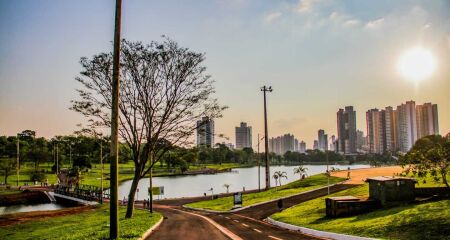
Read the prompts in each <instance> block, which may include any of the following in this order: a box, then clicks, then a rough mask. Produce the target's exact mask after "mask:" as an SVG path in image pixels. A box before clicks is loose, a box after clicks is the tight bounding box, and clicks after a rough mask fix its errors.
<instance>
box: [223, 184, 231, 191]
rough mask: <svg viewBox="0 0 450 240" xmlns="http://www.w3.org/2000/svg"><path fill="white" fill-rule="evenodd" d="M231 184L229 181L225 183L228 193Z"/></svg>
mask: <svg viewBox="0 0 450 240" xmlns="http://www.w3.org/2000/svg"><path fill="white" fill-rule="evenodd" d="M230 186H231V185H230V184H228V183H225V184H224V185H223V187H224V188H226V189H227V193H228V189H229V188H230Z"/></svg>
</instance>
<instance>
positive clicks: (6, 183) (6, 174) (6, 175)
mask: <svg viewBox="0 0 450 240" xmlns="http://www.w3.org/2000/svg"><path fill="white" fill-rule="evenodd" d="M8 174H9V171H8V170H7V169H5V185H8Z"/></svg>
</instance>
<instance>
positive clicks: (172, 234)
mask: <svg viewBox="0 0 450 240" xmlns="http://www.w3.org/2000/svg"><path fill="white" fill-rule="evenodd" d="M354 186H356V185H351V184H337V185H333V186H330V192H331V193H334V192H338V191H342V190H344V189H348V188H351V187H354ZM327 193H328V190H327V188H320V189H317V190H313V191H309V192H305V193H303V194H299V195H295V196H292V197H288V198H285V199H284V200H283V205H284V207H285V208H286V207H291V206H294V205H296V204H299V203H301V202H305V201H308V200H311V199H314V198H317V197H322V196H325V195H326V194H327ZM191 200H192V201H195V200H197V199H191ZM187 202H189V200H188V199H180V200H179V202H178V204H177V202H176V200H171V201H170V203H169V202H167V203H169V204H171V205H172V206H170V207H169V206H163V205H156V207H155V209H156V210H157V211H159V212H161V213H162V214H163V215H164V216H165V217H167V219H165V220H164V222H163V223H162V225H161V226H160V227H159V228H158V229H156V231H155V232H154V233H153V234H152V235H151V239H180V238H181V237H182V238H183V239H228V238H227V237H226V236H225V235H224V234H223V233H222V232H221V231H219V230H218V226H217V225H219V227H222V228H224V229H226V230H227V231H229V232H231V233H234V234H235V236H236V235H237V236H236V237H237V238H232V237H231V238H232V239H255V240H261V239H275V240H283V239H284V240H286V239H305V240H306V239H308V240H309V239H319V238H317V237H313V236H309V235H305V234H301V233H299V232H295V231H289V230H286V229H282V228H279V227H276V226H273V225H271V224H268V223H266V222H264V221H261V220H262V219H264V218H266V217H268V216H270V215H272V214H273V213H276V212H278V211H279V209H278V208H277V204H276V203H277V201H276V200H274V201H271V202H268V203H264V204H260V205H257V206H253V207H250V208H246V209H243V210H242V211H238V212H236V213H208V212H203V211H193V210H187V209H183V210H180V209H178V208H179V206H180V205H182V204H186V203H187ZM167 203H166V204H167ZM174 205H178V207H174ZM189 213H194V214H196V215H197V216H195V215H190V214H189ZM198 215H202V216H204V217H206V218H208V219H210V220H212V222H214V223H215V224H217V225H214V224H211V221H207V220H205V219H202V218H201V217H198Z"/></svg>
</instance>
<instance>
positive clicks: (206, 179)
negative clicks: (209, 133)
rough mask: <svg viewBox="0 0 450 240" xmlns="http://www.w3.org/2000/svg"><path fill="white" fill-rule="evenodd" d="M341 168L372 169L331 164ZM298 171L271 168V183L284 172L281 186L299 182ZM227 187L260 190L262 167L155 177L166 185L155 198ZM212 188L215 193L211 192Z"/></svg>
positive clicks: (140, 195) (142, 193)
mask: <svg viewBox="0 0 450 240" xmlns="http://www.w3.org/2000/svg"><path fill="white" fill-rule="evenodd" d="M304 167H306V168H308V171H307V174H308V175H314V174H318V173H324V172H325V171H326V169H327V166H326V165H304ZM331 167H334V168H339V169H341V170H345V169H347V168H348V167H350V169H358V168H368V167H370V166H369V165H362V164H361V165H357V164H355V165H330V168H331ZM294 168H296V166H270V173H271V174H270V176H271V178H270V182H271V183H270V184H271V186H275V180H274V179H273V178H272V175H273V173H274V172H275V171H284V172H286V174H287V177H288V178H287V179H285V178H283V179H282V180H281V183H282V184H283V185H284V184H286V183H290V182H293V181H295V180H298V179H299V177H300V176H299V175H298V174H295V175H294V170H293V169H294ZM264 171H265V168H264V167H261V181H260V182H261V189H263V188H264V186H265V180H264V179H265V175H264ZM131 182H132V181H131V180H129V181H125V182H123V183H121V184H120V185H119V200H122V199H124V197H126V198H128V192H129V189H130V187H131ZM224 184H230V188H229V189H230V192H236V191H242V190H243V188H244V187H245V189H246V190H251V189H258V167H250V168H235V169H233V170H232V171H231V172H225V173H217V174H206V175H203V174H199V175H180V176H167V177H154V178H153V186H155V187H156V186H164V195H162V196H154V199H163V198H180V197H197V196H203V194H204V193H206V194H208V195H210V194H211V193H214V194H217V193H225V192H226V188H225V187H224V186H223V185H224ZM149 185H150V184H149V179H148V178H144V179H141V181H139V185H138V190H139V192H137V193H136V197H137V200H142V199H144V197H145V198H148V192H147V189H148V187H149ZM211 188H212V189H213V191H210V190H211Z"/></svg>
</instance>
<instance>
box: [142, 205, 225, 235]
mask: <svg viewBox="0 0 450 240" xmlns="http://www.w3.org/2000/svg"><path fill="white" fill-rule="evenodd" d="M155 210H156V211H158V212H160V213H161V214H163V215H164V221H163V223H162V224H161V225H160V226H159V227H158V228H157V229H156V231H155V232H153V233H152V234H151V235H150V237H149V238H148V239H160V240H177V239H198V240H211V239H217V240H225V239H229V238H228V237H226V236H225V235H224V234H223V233H222V232H221V231H219V229H217V228H216V227H215V226H213V225H212V224H210V223H209V222H208V221H206V220H205V219H203V218H201V217H198V216H194V215H191V214H189V213H186V212H183V211H179V210H176V209H172V208H160V207H156V208H155Z"/></svg>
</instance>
